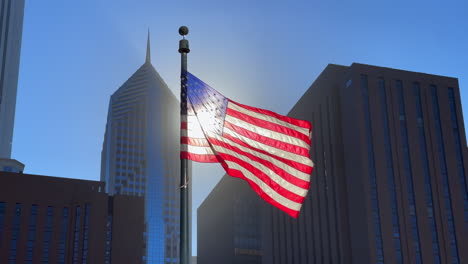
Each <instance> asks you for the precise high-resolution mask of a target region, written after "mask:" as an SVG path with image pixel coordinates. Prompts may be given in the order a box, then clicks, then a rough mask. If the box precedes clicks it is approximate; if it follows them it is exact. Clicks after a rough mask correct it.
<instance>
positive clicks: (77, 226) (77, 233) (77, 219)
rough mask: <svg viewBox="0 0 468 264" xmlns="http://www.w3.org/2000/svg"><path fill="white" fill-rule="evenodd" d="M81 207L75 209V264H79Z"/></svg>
mask: <svg viewBox="0 0 468 264" xmlns="http://www.w3.org/2000/svg"><path fill="white" fill-rule="evenodd" d="M80 220H81V207H80V206H77V207H76V209H75V231H74V233H73V264H78V255H79V253H78V247H79V245H78V242H79V241H80V225H81V224H80V222H81V221H80Z"/></svg>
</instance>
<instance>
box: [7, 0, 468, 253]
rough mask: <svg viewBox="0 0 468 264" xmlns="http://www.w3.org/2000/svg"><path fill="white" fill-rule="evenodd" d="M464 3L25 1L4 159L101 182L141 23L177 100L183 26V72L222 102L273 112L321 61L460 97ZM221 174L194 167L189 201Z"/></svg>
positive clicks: (140, 47)
mask: <svg viewBox="0 0 468 264" xmlns="http://www.w3.org/2000/svg"><path fill="white" fill-rule="evenodd" d="M466 9H467V3H463V2H459V3H456V2H451V3H449V4H446V5H444V6H438V5H435V4H434V5H432V4H430V3H425V6H420V5H418V4H417V3H405V4H403V3H400V4H398V3H391V4H390V3H389V4H379V5H377V4H375V3H372V2H370V1H369V2H359V3H352V4H351V3H348V4H344V5H343V4H339V5H338V4H337V3H328V4H313V3H306V2H303V3H294V4H292V3H289V4H286V3H281V4H280V3H270V2H268V3H262V2H259V3H256V4H252V3H248V2H246V1H241V2H236V4H234V3H229V4H225V5H219V4H215V3H213V2H210V1H205V2H197V3H186V5H185V6H182V8H181V6H179V5H177V4H167V3H166V4H161V3H155V2H150V1H144V2H140V3H139V4H137V5H135V4H132V3H123V2H119V3H114V4H113V6H112V8H109V6H108V5H107V4H104V3H81V4H76V3H73V4H71V3H55V5H53V6H52V5H49V6H47V5H44V4H43V3H39V2H33V1H28V2H27V3H26V8H25V16H24V30H23V47H22V52H21V53H22V54H21V64H20V76H19V86H18V96H17V98H18V99H17V106H16V109H17V114H16V120H15V123H16V124H15V132H14V133H15V134H14V140H13V155H12V157H14V158H16V159H18V160H19V161H21V162H23V163H24V164H25V165H26V168H25V172H26V173H34V174H45V175H61V176H68V177H71V178H82V179H92V180H97V179H99V172H100V169H99V167H100V150H101V147H102V138H103V134H104V124H105V119H106V114H107V103H108V98H109V96H110V94H111V93H112V92H113V91H114V90H115V88H116V87H119V86H120V84H121V83H123V82H124V81H125V80H126V78H127V77H128V76H129V75H130V74H131V73H133V72H134V69H136V68H138V66H139V65H140V64H141V61H142V59H143V58H144V57H145V56H144V53H145V48H146V47H145V45H144V41H145V36H146V31H147V30H148V27H149V28H150V29H151V32H152V36H153V39H152V43H153V47H152V52H153V56H152V61H153V64H154V65H155V68H157V69H158V71H159V72H160V73H161V76H162V77H163V78H164V79H165V80H166V82H167V84H168V86H169V88H170V89H171V91H172V92H173V93H174V94H175V95H178V91H179V73H180V65H179V63H180V58H179V54H178V53H177V45H178V44H177V43H178V40H179V38H180V36H179V35H178V34H177V29H178V27H179V26H180V25H182V24H185V25H187V26H188V27H189V28H190V30H191V32H190V34H189V35H188V36H187V38H188V39H189V40H190V44H191V50H192V52H191V53H190V54H189V56H188V67H189V70H190V71H192V72H194V73H196V74H197V75H198V76H199V77H200V78H203V79H204V80H206V82H207V83H208V84H210V85H212V86H213V87H215V88H216V89H218V90H219V91H220V92H222V93H223V94H225V95H226V96H228V97H230V98H233V99H235V100H237V101H241V102H243V103H245V104H249V105H255V106H258V107H262V108H266V109H270V110H272V111H275V112H278V113H280V114H285V113H287V111H289V110H290V108H291V107H292V106H293V105H294V103H295V102H296V101H297V100H298V99H299V98H300V96H301V95H302V93H303V92H304V91H305V90H306V89H307V88H308V87H309V85H310V83H312V81H313V80H314V79H315V78H316V77H317V76H318V74H319V73H320V72H321V70H322V69H323V68H324V66H325V65H327V64H328V63H338V64H342V65H350V64H351V63H352V62H361V63H366V64H373V65H381V66H386V67H392V68H402V69H410V70H412V71H417V72H426V73H432V74H440V75H446V76H453V77H458V78H459V81H460V88H461V97H462V104H463V102H465V104H466V100H467V99H465V98H466V97H467V96H466V95H467V94H466V91H467V90H466V88H465V87H468V73H467V72H466V70H465V69H466V66H465V65H466V61H468V56H467V51H466V49H465V48H464V47H466V46H468V37H467V36H466V35H464V34H462V32H464V31H465V30H466V28H467V27H468V18H467V17H466V16H465V15H464V13H463V10H466ZM57 22H58V23H57ZM258 69H260V70H258ZM265 94H268V95H274V96H268V98H267V99H266V98H265ZM83 105H84V106H86V107H83ZM464 109H466V107H465V108H464ZM464 112H465V113H466V111H464ZM32 131H34V133H33V132H32ZM223 174H224V173H223V170H222V168H221V167H220V166H219V165H218V164H214V165H207V164H196V165H194V179H193V184H194V189H193V195H194V201H193V207H194V208H197V207H198V205H199V204H200V203H201V201H203V199H204V198H205V196H206V194H207V193H209V191H210V190H211V188H212V187H213V186H214V185H215V184H216V183H217V181H218V180H219V179H220V178H221V176H222V175H223ZM312 177H313V175H312ZM310 195H313V193H311V194H310ZM194 219H196V217H195V215H194ZM193 239H194V240H195V239H196V237H195V236H194V238H193ZM194 252H196V249H195V248H194Z"/></svg>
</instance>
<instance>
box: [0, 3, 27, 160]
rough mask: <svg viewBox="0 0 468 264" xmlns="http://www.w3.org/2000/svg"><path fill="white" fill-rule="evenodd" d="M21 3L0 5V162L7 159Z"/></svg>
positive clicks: (13, 107) (20, 24) (15, 82)
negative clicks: (0, 159)
mask: <svg viewBox="0 0 468 264" xmlns="http://www.w3.org/2000/svg"><path fill="white" fill-rule="evenodd" d="M23 15H24V0H1V1H0V158H10V155H11V145H12V141H13V125H14V121H15V107H16V90H17V85H18V72H19V63H20V51H21V37H22V33H23Z"/></svg>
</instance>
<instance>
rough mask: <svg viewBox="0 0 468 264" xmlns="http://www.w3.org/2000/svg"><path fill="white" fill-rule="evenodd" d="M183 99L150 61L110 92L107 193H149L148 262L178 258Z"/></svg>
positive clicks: (105, 159) (148, 58)
mask: <svg viewBox="0 0 468 264" xmlns="http://www.w3.org/2000/svg"><path fill="white" fill-rule="evenodd" d="M179 109H180V107H179V101H178V100H177V98H176V97H175V96H174V94H173V93H172V92H171V91H170V90H169V88H168V87H167V85H166V83H165V82H164V80H163V79H162V78H161V76H160V75H159V74H158V72H157V71H156V70H155V68H154V67H153V65H152V64H151V54H150V42H149V34H148V43H147V54H146V61H145V63H144V64H143V65H142V66H141V67H140V68H139V69H138V70H137V71H136V72H135V73H134V74H133V75H132V76H131V77H130V78H129V79H128V80H127V81H126V82H125V83H124V84H123V85H122V86H121V87H120V88H119V89H117V91H116V92H115V93H114V94H113V95H112V96H111V99H110V103H109V111H108V116H107V124H106V132H105V136H104V143H103V149H102V159H101V181H104V182H106V192H107V193H109V194H111V195H113V194H126V195H133V196H139V197H144V200H145V226H146V228H145V247H144V248H145V252H146V253H145V254H144V256H143V261H144V263H151V264H153V263H157V264H160V263H168V264H172V263H178V262H179V215H180V209H179V208H180V206H179V199H180V191H179V180H180V179H179V175H180V171H179V168H180V159H179V145H180V143H179V115H180V114H179V113H180V110H179Z"/></svg>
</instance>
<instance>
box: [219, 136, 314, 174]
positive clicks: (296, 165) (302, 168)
mask: <svg viewBox="0 0 468 264" xmlns="http://www.w3.org/2000/svg"><path fill="white" fill-rule="evenodd" d="M223 137H224V138H227V139H229V140H231V141H233V142H235V143H237V144H239V145H241V146H243V147H246V148H249V149H251V150H253V151H256V152H259V153H262V154H265V155H268V156H270V157H272V158H274V159H276V160H278V161H281V162H283V163H285V164H287V165H289V166H290V167H293V168H295V169H297V170H298V171H302V172H304V173H307V174H311V173H312V169H313V167H311V166H307V165H304V164H302V163H300V162H297V161H294V160H289V159H285V158H282V157H279V156H276V155H273V154H271V153H269V152H267V151H264V150H261V149H258V148H254V147H252V146H250V145H249V144H246V143H245V142H243V141H241V140H240V139H238V138H235V137H233V136H231V135H229V134H224V135H223Z"/></svg>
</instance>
